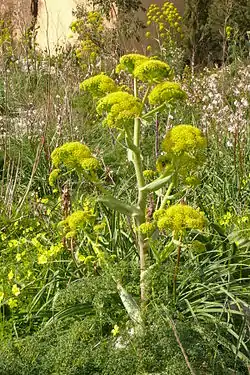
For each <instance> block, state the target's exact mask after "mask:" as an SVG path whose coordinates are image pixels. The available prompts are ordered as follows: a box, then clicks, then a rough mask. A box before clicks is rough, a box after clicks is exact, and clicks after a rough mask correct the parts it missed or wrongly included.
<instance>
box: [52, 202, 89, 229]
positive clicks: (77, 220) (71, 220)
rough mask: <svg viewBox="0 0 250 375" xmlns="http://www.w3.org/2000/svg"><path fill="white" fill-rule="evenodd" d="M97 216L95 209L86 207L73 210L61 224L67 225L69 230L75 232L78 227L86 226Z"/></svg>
mask: <svg viewBox="0 0 250 375" xmlns="http://www.w3.org/2000/svg"><path fill="white" fill-rule="evenodd" d="M94 218H95V214H94V210H93V209H90V208H89V209H84V210H78V211H75V212H73V214H71V215H69V216H68V217H67V218H66V219H65V220H63V221H61V222H60V223H59V224H60V225H64V226H66V227H67V229H68V230H69V231H73V232H75V231H76V230H77V229H81V228H84V227H85V226H86V224H88V223H90V222H92V221H93V219H94Z"/></svg>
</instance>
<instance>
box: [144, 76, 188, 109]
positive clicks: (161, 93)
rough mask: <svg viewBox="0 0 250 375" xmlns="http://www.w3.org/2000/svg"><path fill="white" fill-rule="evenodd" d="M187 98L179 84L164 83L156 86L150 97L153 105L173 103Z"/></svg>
mask: <svg viewBox="0 0 250 375" xmlns="http://www.w3.org/2000/svg"><path fill="white" fill-rule="evenodd" d="M185 98H186V93H185V92H184V91H183V90H182V89H181V86H180V85H179V83H176V82H162V83H159V84H158V85H156V86H155V87H154V88H153V90H152V91H151V93H150V94H149V96H148V100H149V103H150V104H151V105H160V104H163V103H165V102H166V103H171V102H174V101H176V100H183V99H185Z"/></svg>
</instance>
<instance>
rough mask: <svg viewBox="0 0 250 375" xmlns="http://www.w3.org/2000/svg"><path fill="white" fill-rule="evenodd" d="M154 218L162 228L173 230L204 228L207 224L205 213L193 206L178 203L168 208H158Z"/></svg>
mask: <svg viewBox="0 0 250 375" xmlns="http://www.w3.org/2000/svg"><path fill="white" fill-rule="evenodd" d="M154 219H155V220H156V221H157V226H158V228H159V229H160V230H169V229H170V230H172V231H175V232H178V233H180V232H182V231H183V230H185V229H200V230H201V229H203V227H204V226H205V222H206V220H205V217H204V213H203V212H200V211H199V210H196V209H194V208H193V207H190V206H187V205H184V204H176V205H174V206H171V207H169V208H167V209H166V210H164V209H162V210H158V211H156V212H155V213H154Z"/></svg>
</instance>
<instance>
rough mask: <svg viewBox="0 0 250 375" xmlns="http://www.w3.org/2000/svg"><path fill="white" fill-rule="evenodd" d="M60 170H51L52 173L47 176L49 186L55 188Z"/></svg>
mask: <svg viewBox="0 0 250 375" xmlns="http://www.w3.org/2000/svg"><path fill="white" fill-rule="evenodd" d="M60 172H61V170H60V169H59V168H57V169H53V171H52V172H51V173H50V175H49V185H50V186H55V183H56V180H57V179H58V177H59V174H60Z"/></svg>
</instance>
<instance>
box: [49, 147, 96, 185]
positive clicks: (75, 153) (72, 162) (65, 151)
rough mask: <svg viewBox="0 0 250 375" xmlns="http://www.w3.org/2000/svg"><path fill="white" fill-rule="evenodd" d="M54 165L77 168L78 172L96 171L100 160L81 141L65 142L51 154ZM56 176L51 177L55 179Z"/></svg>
mask: <svg viewBox="0 0 250 375" xmlns="http://www.w3.org/2000/svg"><path fill="white" fill-rule="evenodd" d="M51 159H52V163H53V166H55V167H56V168H59V167H60V166H61V165H64V166H65V167H66V168H67V169H69V170H71V169H75V170H76V171H77V172H78V173H80V172H81V171H82V170H85V171H96V170H97V169H98V168H99V162H98V160H97V159H96V158H94V157H93V156H92V155H91V151H90V149H89V148H88V147H87V146H86V145H83V144H82V143H80V142H69V143H65V144H64V145H63V146H61V147H57V148H56V149H55V150H54V151H53V152H52V154H51ZM53 178H54V176H52V177H51V178H50V179H52V181H53Z"/></svg>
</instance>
